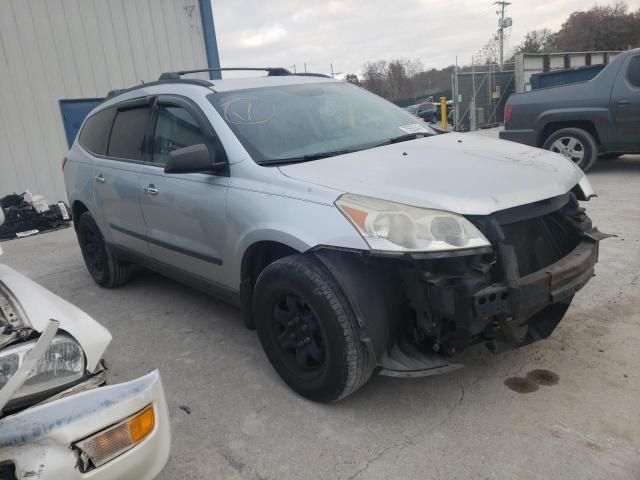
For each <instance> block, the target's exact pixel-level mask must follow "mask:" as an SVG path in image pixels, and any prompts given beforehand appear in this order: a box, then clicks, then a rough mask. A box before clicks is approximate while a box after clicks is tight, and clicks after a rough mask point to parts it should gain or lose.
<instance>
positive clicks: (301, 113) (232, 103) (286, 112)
mask: <svg viewBox="0 0 640 480" xmlns="http://www.w3.org/2000/svg"><path fill="white" fill-rule="evenodd" d="M209 100H210V101H211V103H212V104H213V106H214V107H215V108H216V109H217V110H218V112H219V113H220V115H221V116H222V118H224V120H225V121H226V122H227V124H228V125H229V126H230V127H231V129H232V130H233V132H234V133H235V134H236V136H237V137H238V139H239V140H240V142H241V143H242V144H243V146H244V147H245V148H246V149H247V151H248V152H249V153H250V154H251V156H252V157H253V159H254V160H255V161H256V162H258V163H260V164H269V163H287V162H294V161H306V160H315V159H318V158H324V157H329V156H334V155H339V154H343V153H349V152H354V151H358V150H364V149H366V148H372V147H375V146H377V145H381V144H385V143H393V141H404V140H411V139H413V138H417V137H419V136H426V135H433V134H435V132H434V131H433V130H431V129H430V128H429V127H428V126H427V125H426V124H425V123H423V122H422V121H420V120H418V119H416V118H415V117H414V116H413V115H411V114H410V113H408V112H406V111H405V110H403V109H401V108H400V107H397V106H396V105H394V104H392V103H390V102H388V101H387V100H384V99H382V98H380V97H378V96H377V95H374V94H372V93H370V92H368V91H366V90H364V89H362V88H360V87H357V86H355V85H351V84H349V83H337V82H336V83H314V84H303V85H282V86H277V87H264V88H255V89H248V90H238V91H230V92H218V93H215V94H212V95H209Z"/></svg>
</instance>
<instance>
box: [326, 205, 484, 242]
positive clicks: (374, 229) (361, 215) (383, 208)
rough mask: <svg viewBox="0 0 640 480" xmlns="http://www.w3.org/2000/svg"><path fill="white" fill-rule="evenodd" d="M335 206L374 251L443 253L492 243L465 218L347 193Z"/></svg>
mask: <svg viewBox="0 0 640 480" xmlns="http://www.w3.org/2000/svg"><path fill="white" fill-rule="evenodd" d="M336 206H337V207H338V209H340V211H341V212H342V213H343V214H344V215H345V216H346V217H347V218H348V219H349V221H350V222H351V223H352V224H353V226H354V227H355V228H356V229H357V230H358V231H359V232H360V234H361V235H362V236H363V238H364V239H365V241H366V242H367V243H368V244H369V247H371V249H372V250H378V251H393V252H441V251H449V250H462V249H466V248H476V247H487V246H490V245H491V244H490V243H489V241H488V240H487V239H486V238H485V237H484V236H483V235H482V233H480V231H479V230H478V229H477V228H476V227H475V226H473V224H472V223H471V222H470V221H469V220H467V219H466V218H464V217H462V216H460V215H457V214H455V213H451V212H446V211H443V210H430V209H426V208H418V207H412V206H409V205H403V204H401V203H394V202H388V201H386V200H378V199H376V198H371V197H365V196H362V195H354V194H350V193H347V194H345V195H343V196H341V197H340V198H339V199H338V200H336Z"/></svg>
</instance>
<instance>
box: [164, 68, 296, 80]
mask: <svg viewBox="0 0 640 480" xmlns="http://www.w3.org/2000/svg"><path fill="white" fill-rule="evenodd" d="M229 71H254V72H267V75H268V76H269V77H282V76H286V75H292V73H291V72H290V71H289V70H287V69H286V68H282V67H264V68H259V67H240V68H198V69H195V70H180V71H177V72H164V73H163V74H162V75H160V78H159V79H158V80H178V79H180V77H181V76H182V75H187V74H189V73H205V72H229Z"/></svg>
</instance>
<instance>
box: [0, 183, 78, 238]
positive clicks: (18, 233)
mask: <svg viewBox="0 0 640 480" xmlns="http://www.w3.org/2000/svg"><path fill="white" fill-rule="evenodd" d="M0 208H2V211H3V213H4V217H5V222H4V224H2V225H0V241H5V240H12V239H14V238H23V237H29V236H31V235H36V234H38V233H40V232H44V231H48V230H57V229H60V228H66V227H68V226H69V225H70V223H69V222H70V220H71V214H70V213H69V211H70V210H69V207H68V206H67V205H66V204H65V203H64V202H57V203H55V204H49V203H48V202H47V200H46V199H45V198H44V197H42V196H41V195H33V194H31V193H30V192H28V191H27V192H24V193H21V194H17V193H12V194H9V195H6V196H4V197H2V198H0Z"/></svg>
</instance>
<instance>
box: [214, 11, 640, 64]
mask: <svg viewBox="0 0 640 480" xmlns="http://www.w3.org/2000/svg"><path fill="white" fill-rule="evenodd" d="M597 2H598V4H607V3H612V2H614V0H597ZM627 3H628V5H629V9H630V10H636V9H638V8H640V0H627ZM592 5H593V3H592V2H587V3H585V2H584V0H538V1H537V2H534V3H532V2H524V1H517V2H516V1H513V2H512V5H509V6H508V7H507V15H508V16H509V17H512V18H513V27H512V28H511V29H509V30H508V31H507V41H506V45H507V51H509V49H510V48H513V46H515V45H517V44H518V43H519V42H520V41H522V39H523V38H524V35H525V34H526V32H528V31H530V30H534V29H538V28H543V27H548V28H552V29H558V28H559V27H560V25H561V24H562V22H563V21H564V20H565V19H566V18H567V17H568V15H569V14H570V13H571V12H573V11H576V10H585V9H588V8H590V7H591V6H592ZM495 8H496V7H495V6H494V5H493V0H448V1H447V2H442V1H440V0H396V1H389V0H367V1H366V2H365V1H362V0H314V1H313V2H311V1H310V0H305V1H301V0H268V1H265V0H215V1H214V2H213V13H214V20H215V24H216V32H217V35H218V48H219V51H220V59H221V62H222V65H223V66H225V65H227V66H230V65H233V66H240V65H256V64H259V65H269V66H282V67H286V68H293V65H294V64H295V65H296V68H297V69H298V71H300V70H302V69H303V68H304V64H305V63H306V64H307V70H308V71H316V72H319V73H329V72H330V68H331V67H330V64H333V68H334V71H338V72H343V73H352V72H358V71H360V70H361V68H362V65H363V64H364V63H365V62H368V61H375V60H382V59H384V60H390V59H393V58H410V59H416V58H417V59H420V60H421V61H422V63H423V65H424V66H425V68H433V67H436V68H440V67H444V66H447V65H452V64H454V63H455V61H456V57H457V58H458V63H459V64H469V63H470V62H471V56H472V55H474V54H476V53H477V52H478V51H479V50H480V49H481V48H482V47H483V46H484V45H485V44H486V43H487V41H488V40H489V38H490V37H491V36H492V35H495V33H496V30H497V26H498V17H497V15H496V12H495Z"/></svg>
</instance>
